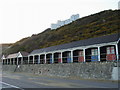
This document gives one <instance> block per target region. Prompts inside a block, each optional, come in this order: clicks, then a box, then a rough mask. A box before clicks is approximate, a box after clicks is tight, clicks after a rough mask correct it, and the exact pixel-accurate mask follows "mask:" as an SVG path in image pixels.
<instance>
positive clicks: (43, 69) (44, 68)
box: [3, 62, 119, 80]
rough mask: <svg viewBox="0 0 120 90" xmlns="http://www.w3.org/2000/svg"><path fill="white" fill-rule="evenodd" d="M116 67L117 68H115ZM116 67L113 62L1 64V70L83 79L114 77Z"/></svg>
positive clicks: (108, 78) (116, 70) (116, 72)
mask: <svg viewBox="0 0 120 90" xmlns="http://www.w3.org/2000/svg"><path fill="white" fill-rule="evenodd" d="M116 68H117V69H116ZM118 70H119V69H118V67H116V64H115V63H114V62H90V63H66V64H38V65H37V64H36V65H20V66H16V65H3V71H10V72H27V73H33V74H38V75H46V76H59V77H78V78H84V79H103V80H111V79H116V78H117V77H118V76H116V74H118Z"/></svg>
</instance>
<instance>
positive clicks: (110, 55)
mask: <svg viewBox="0 0 120 90" xmlns="http://www.w3.org/2000/svg"><path fill="white" fill-rule="evenodd" d="M119 60H120V37H119V34H112V35H107V36H101V37H96V38H90V39H85V40H80V41H75V42H71V43H67V44H62V45H57V46H52V47H47V48H42V49H37V50H33V51H32V52H31V53H27V52H24V51H19V52H17V53H14V54H10V55H8V56H6V55H3V56H2V64H3V65H22V64H55V63H82V62H103V61H119Z"/></svg>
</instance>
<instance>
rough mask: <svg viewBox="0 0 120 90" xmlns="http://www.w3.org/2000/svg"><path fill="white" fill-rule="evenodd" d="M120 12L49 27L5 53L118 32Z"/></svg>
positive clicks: (103, 13)
mask: <svg viewBox="0 0 120 90" xmlns="http://www.w3.org/2000/svg"><path fill="white" fill-rule="evenodd" d="M119 14H120V10H105V11H102V12H99V13H96V14H92V15H89V16H86V17H83V18H80V19H78V20H76V21H74V22H72V23H70V24H68V25H65V26H62V27H60V28H58V29H56V30H51V29H49V28H48V29H46V30H45V31H44V32H42V33H39V34H36V35H32V36H31V37H27V38H24V39H21V40H20V41H18V42H16V43H14V44H13V45H12V46H11V47H10V48H8V49H6V50H4V52H3V53H4V54H10V53H15V52H18V51H26V52H31V51H32V50H34V49H40V48H45V47H50V46H55V45H59V44H64V43H68V42H72V41H77V40H83V39H87V38H93V37H98V36H103V35H108V34H114V33H118V31H119V30H120V28H119V27H118V26H119V25H118V24H119V23H120V19H119V18H120V15H119Z"/></svg>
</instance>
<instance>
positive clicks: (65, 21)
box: [51, 14, 79, 30]
mask: <svg viewBox="0 0 120 90" xmlns="http://www.w3.org/2000/svg"><path fill="white" fill-rule="evenodd" d="M77 19H79V14H76V15H72V16H71V17H70V18H69V19H67V20H64V21H61V20H58V21H57V23H56V24H51V29H52V30H53V29H57V28H59V27H61V26H64V25H67V24H69V23H71V22H73V21H75V20H77Z"/></svg>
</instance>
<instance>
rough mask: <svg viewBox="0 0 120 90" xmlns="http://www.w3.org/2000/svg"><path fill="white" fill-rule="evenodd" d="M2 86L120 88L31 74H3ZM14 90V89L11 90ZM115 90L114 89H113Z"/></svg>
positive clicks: (107, 83)
mask: <svg viewBox="0 0 120 90" xmlns="http://www.w3.org/2000/svg"><path fill="white" fill-rule="evenodd" d="M0 85H1V87H2V88H3V90H4V89H5V88H16V89H17V90H26V89H25V88H34V89H35V88H36V89H37V88H38V89H40V88H102V89H103V88H106V89H107V88H118V87H119V86H118V82H117V81H104V80H85V79H77V78H75V79H71V78H59V77H50V76H49V77H48V76H41V75H34V74H29V73H13V72H11V73H10V72H3V73H2V81H0ZM11 90H13V89H11ZM112 90H113V89H112Z"/></svg>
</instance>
